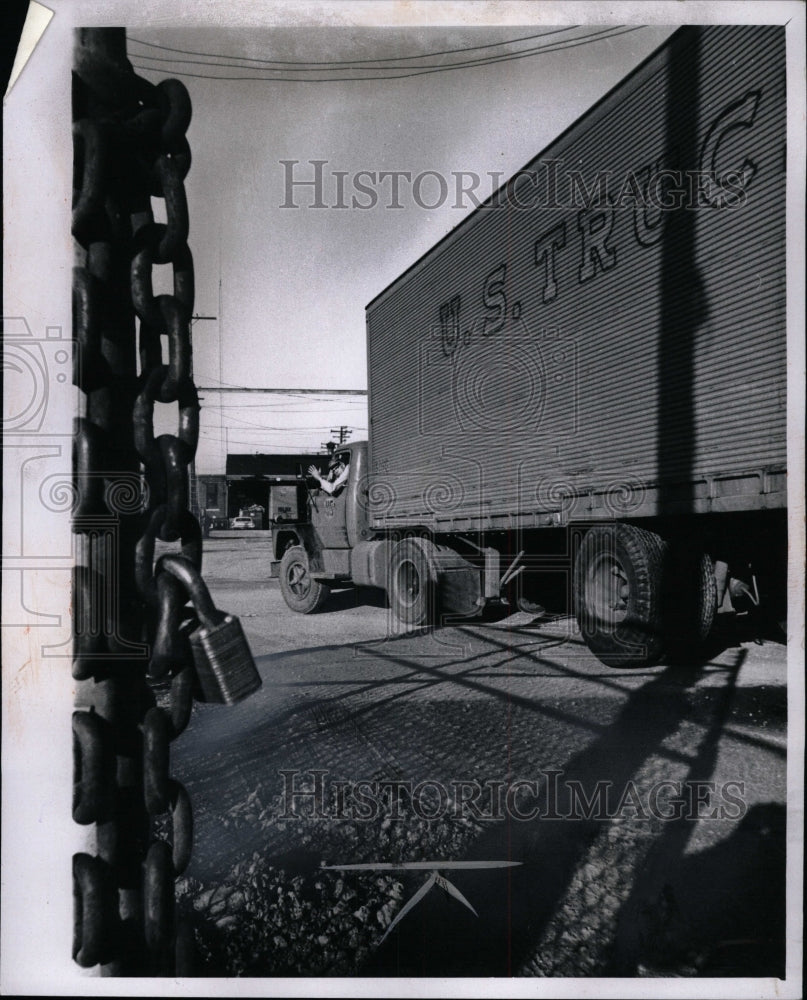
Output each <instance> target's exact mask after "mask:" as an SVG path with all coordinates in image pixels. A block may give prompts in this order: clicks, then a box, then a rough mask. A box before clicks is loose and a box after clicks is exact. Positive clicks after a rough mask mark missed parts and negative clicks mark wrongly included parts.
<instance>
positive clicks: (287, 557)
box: [280, 545, 330, 615]
mask: <svg viewBox="0 0 807 1000" xmlns="http://www.w3.org/2000/svg"><path fill="white" fill-rule="evenodd" d="M280 593H281V594H282V595H283V600H284V601H285V602H286V604H287V605H288V606H289V607H290V608H291V610H292V611H298V612H299V613H300V614H302V615H310V614H311V613H312V612H313V611H319V609H320V608H321V607H322V605H323V604H324V603H325V601H326V600H327V598H328V594H329V593H330V591H329V590H328V587H327V586H326V585H325V584H324V583H321V582H320V581H319V580H315V579H314V578H313V577H312V576H311V572H310V570H309V568H308V556H307V555H306V552H305V549H304V548H303V547H302V545H292V547H291V548H289V549H286V551H285V552H284V553H283V559H282V560H281V562H280Z"/></svg>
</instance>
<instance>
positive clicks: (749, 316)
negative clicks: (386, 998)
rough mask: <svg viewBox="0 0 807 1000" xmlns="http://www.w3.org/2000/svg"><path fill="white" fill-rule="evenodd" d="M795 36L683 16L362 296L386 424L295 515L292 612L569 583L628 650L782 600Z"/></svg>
mask: <svg viewBox="0 0 807 1000" xmlns="http://www.w3.org/2000/svg"><path fill="white" fill-rule="evenodd" d="M785 138H786V121H785V37H784V28H782V27H776V26H770V27H767V26H766V27H759V26H737V27H734V26H731V27H729V26H709V27H685V28H682V29H680V30H679V31H677V32H676V33H675V34H673V35H672V36H671V37H670V39H669V40H668V41H667V42H666V43H665V44H664V45H663V46H661V48H659V49H658V50H656V52H655V53H653V54H652V55H651V56H650V57H649V58H648V59H647V60H646V61H645V62H644V63H642V64H641V65H640V66H639V67H638V68H637V69H636V70H635V71H633V72H632V73H631V74H630V75H629V76H628V77H627V78H626V79H624V80H623V81H622V82H621V83H620V84H618V85H617V86H616V87H615V88H614V89H613V90H611V91H610V92H609V93H608V94H606V96H605V97H603V98H602V100H600V101H599V102H598V103H597V104H596V105H595V106H594V107H593V108H591V109H590V110H589V111H588V112H587V113H586V114H584V115H583V116H582V117H581V118H580V119H578V120H577V121H576V122H575V123H574V124H572V125H571V126H570V127H569V128H568V129H566V131H564V132H563V133H562V134H561V135H560V136H559V137H558V138H557V139H555V140H554V141H553V142H552V143H551V144H550V146H549V147H548V148H546V149H545V150H543V151H542V152H541V153H540V154H539V155H538V156H537V157H536V158H535V159H534V160H532V161H531V162H530V163H528V164H527V165H526V166H525V167H524V168H523V169H522V170H521V171H519V172H518V173H517V174H516V175H515V176H514V177H513V178H511V179H510V180H509V181H508V182H507V183H506V184H505V185H504V186H503V187H502V188H500V189H499V190H498V191H496V192H495V193H494V194H493V195H492V196H491V197H490V198H489V199H488V200H487V201H486V202H485V203H484V204H482V205H481V206H480V207H478V208H476V209H475V210H474V211H473V212H471V213H470V214H469V215H468V216H467V217H466V218H465V219H464V220H463V221H462V222H461V223H460V224H459V225H458V226H457V227H456V228H455V229H453V230H452V231H451V232H450V233H449V234H448V235H446V236H445V237H444V238H443V239H441V240H440V241H439V242H438V243H437V244H436V245H435V246H434V247H433V248H432V249H431V250H429V251H428V252H427V253H426V254H425V255H424V256H423V257H421V258H420V259H419V260H418V261H416V262H415V263H414V264H413V265H412V266H411V267H410V268H409V269H408V270H407V271H406V272H405V273H404V274H402V275H401V276H400V277H399V278H398V279H397V280H396V281H394V282H393V283H392V284H391V285H389V286H388V287H387V288H385V289H384V290H383V291H382V292H381V293H380V294H379V295H378V296H377V297H376V298H375V299H373V301H372V302H371V303H370V304H369V305H368V306H367V310H366V322H367V362H368V390H369V392H368V395H369V399H368V405H369V433H368V440H367V441H366V442H358V443H351V444H349V445H343V446H341V447H340V448H339V451H340V452H341V453H343V454H344V457H345V458H346V459H347V460H348V461H349V464H350V473H349V477H348V481H347V484H346V485H345V486H344V488H343V489H342V490H341V491H337V492H336V493H334V494H333V495H329V494H328V493H326V492H325V491H324V490H322V489H318V488H314V487H313V485H312V482H311V481H308V482H307V481H305V480H304V479H300V481H299V482H298V486H297V489H298V502H297V512H296V513H297V516H296V519H295V520H293V521H291V522H284V523H282V524H276V525H275V526H274V528H273V547H274V551H273V556H274V559H275V563H273V566H274V569H273V572H276V573H277V574H279V577H280V586H281V589H282V592H283V596H284V598H285V600H286V603H287V604H288V605H289V607H291V608H293V609H294V610H296V611H300V612H304V613H308V612H312V611H315V610H317V609H318V608H320V607H321V606H322V603H323V601H324V600H325V599H326V598H327V594H328V590H329V588H330V587H332V586H342V585H347V584H350V583H352V584H356V585H363V586H372V587H380V588H382V589H383V590H385V591H386V592H387V594H388V598H389V603H390V606H391V608H392V610H393V611H394V613H395V615H396V616H397V617H398V618H399V619H400V620H401V621H402V622H404V623H406V624H408V625H411V626H439V625H441V624H448V623H458V622H461V621H464V620H468V619H472V618H473V617H475V616H478V615H480V614H482V613H484V612H485V610H486V609H489V608H491V607H496V606H499V607H502V606H504V607H516V606H517V607H519V608H521V609H523V610H530V609H533V610H535V611H536V612H537V610H538V608H539V606H541V605H542V604H545V603H547V601H552V600H558V598H559V595H560V597H562V599H564V600H565V601H566V604H567V607H571V608H572V609H573V611H574V614H575V615H576V617H577V623H578V625H579V628H580V632H581V634H582V637H583V639H584V640H585V642H586V643H587V645H588V646H589V647H590V649H591V650H592V651H593V652H594V653H595V654H596V655H597V656H598V657H599V658H600V659H601V660H602V661H603V662H605V663H606V664H609V665H612V666H629V665H636V666H639V665H644V664H648V663H652V662H656V661H658V660H659V658H660V657H661V656H662V655H663V654H664V653H665V652H668V651H669V650H670V647H671V645H676V644H684V645H689V644H691V643H697V642H700V641H702V640H703V639H704V638H705V637H706V636H707V635H708V633H709V631H710V629H711V628H712V625H713V622H714V620H715V616H716V615H717V614H718V612H720V611H727V610H728V611H731V610H735V611H746V610H748V609H753V608H754V607H755V606H758V605H760V604H761V603H764V602H765V601H769V602H771V601H773V602H775V601H777V600H779V599H781V597H782V593H783V588H784V582H783V581H784V578H785V563H786V538H787V528H786V523H787V522H786V493H787V489H786V487H787V474H786V436H787V435H786V346H787V345H786V303H785V158H786V150H785Z"/></svg>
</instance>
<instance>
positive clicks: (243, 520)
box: [230, 514, 255, 528]
mask: <svg viewBox="0 0 807 1000" xmlns="http://www.w3.org/2000/svg"><path fill="white" fill-rule="evenodd" d="M230 527H231V528H254V527H255V522H254V521H253V520H252V518H251V517H247V515H246V514H239V515H238V517H231V518H230Z"/></svg>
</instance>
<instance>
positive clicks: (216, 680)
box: [155, 555, 261, 705]
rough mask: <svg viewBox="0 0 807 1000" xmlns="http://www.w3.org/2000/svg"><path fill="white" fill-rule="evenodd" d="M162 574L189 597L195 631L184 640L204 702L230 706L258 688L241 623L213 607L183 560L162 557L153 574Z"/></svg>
mask: <svg viewBox="0 0 807 1000" xmlns="http://www.w3.org/2000/svg"><path fill="white" fill-rule="evenodd" d="M161 570H165V571H167V572H169V573H171V574H172V575H174V576H176V577H177V578H178V579H179V580H181V581H182V583H183V584H184V586H185V588H186V589H187V591H188V594H189V595H190V599H191V603H192V604H193V606H194V608H195V610H196V613H197V615H198V616H199V622H200V624H199V627H198V628H197V629H195V631H193V632H191V634H190V635H189V636H188V639H189V641H190V644H191V650H192V652H193V662H194V666H195V668H196V676H197V679H198V682H199V689H200V690H201V693H202V698H203V700H204V701H208V702H218V703H220V704H225V705H233V704H235V703H236V702H238V701H242V700H243V699H244V698H246V697H248V696H249V695H251V694H253V693H254V692H255V691H257V690H258V688H259V687H260V686H261V677H260V674H259V673H258V668H257V667H256V666H255V660H254V659H253V657H252V652H251V650H250V648H249V643H248V642H247V638H246V636H245V635H244V630H243V628H242V627H241V622H240V621H239V620H238V619H237V618H236V617H235V616H234V615H228V614H226V613H225V612H223V611H220V610H219V609H218V608H216V607H215V605H214V604H213V599H212V598H211V596H210V591H209V590H208V589H207V586H206V585H205V582H204V580H202V577H201V574H200V573H199V571H198V569H197V568H196V567H195V566H194V565H193V563H192V562H191V561H190V560H189V559H187V558H186V557H184V556H173V555H172V556H162V557H161V558H160V559H159V560H158V562H157V566H156V567H155V574H156V573H159V572H160V571H161Z"/></svg>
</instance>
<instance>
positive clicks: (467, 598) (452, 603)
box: [390, 536, 484, 615]
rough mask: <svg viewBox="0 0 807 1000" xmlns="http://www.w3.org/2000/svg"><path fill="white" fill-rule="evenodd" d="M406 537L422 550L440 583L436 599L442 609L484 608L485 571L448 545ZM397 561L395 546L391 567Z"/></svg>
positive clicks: (455, 611) (468, 612) (469, 611)
mask: <svg viewBox="0 0 807 1000" xmlns="http://www.w3.org/2000/svg"><path fill="white" fill-rule="evenodd" d="M405 541H407V542H408V543H409V544H410V545H413V546H415V547H416V548H418V549H419V550H420V551H421V552H422V553H423V556H424V557H425V559H426V561H427V563H428V566H429V570H430V572H431V575H432V578H433V579H434V580H435V581H436V583H437V600H438V606H439V608H440V611H441V612H443V613H445V612H449V613H452V614H458V615H472V614H475V613H477V612H478V611H479V610H480V609H481V607H482V605H483V603H484V598H483V596H482V573H481V570H480V568H479V567H478V566H474V564H473V563H470V562H468V560H467V559H465V558H464V557H463V556H461V555H460V554H459V552H455V551H454V549H452V548H450V547H449V546H447V545H438V544H437V543H436V542H433V541H432V540H431V539H430V538H426V537H422V536H414V537H410V538H408V539H405ZM401 544H402V543H401V542H399V543H398V545H401ZM396 548H397V546H396ZM394 564H395V549H393V551H392V558H391V560H390V567H391V568H394Z"/></svg>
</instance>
